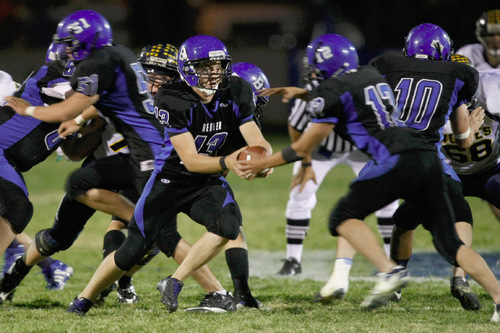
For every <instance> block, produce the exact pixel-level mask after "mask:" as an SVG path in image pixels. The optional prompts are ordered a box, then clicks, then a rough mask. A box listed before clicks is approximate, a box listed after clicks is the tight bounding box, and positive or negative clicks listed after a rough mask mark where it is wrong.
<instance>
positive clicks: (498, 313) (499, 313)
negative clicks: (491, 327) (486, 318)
mask: <svg viewBox="0 0 500 333" xmlns="http://www.w3.org/2000/svg"><path fill="white" fill-rule="evenodd" d="M493 306H494V307H495V312H493V317H491V319H490V321H491V322H493V323H500V304H493Z"/></svg>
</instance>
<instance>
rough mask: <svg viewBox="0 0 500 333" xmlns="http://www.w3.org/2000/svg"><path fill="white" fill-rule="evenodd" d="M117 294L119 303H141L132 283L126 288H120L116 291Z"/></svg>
mask: <svg viewBox="0 0 500 333" xmlns="http://www.w3.org/2000/svg"><path fill="white" fill-rule="evenodd" d="M116 292H117V294H118V302H119V303H125V304H133V303H138V302H139V301H140V298H139V296H137V293H136V292H135V288H134V286H133V285H132V283H130V284H129V285H128V286H126V287H125V288H121V287H118V289H116Z"/></svg>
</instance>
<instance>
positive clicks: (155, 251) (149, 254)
mask: <svg viewBox="0 0 500 333" xmlns="http://www.w3.org/2000/svg"><path fill="white" fill-rule="evenodd" d="M158 253H160V249H159V248H158V247H157V246H153V247H151V248H150V249H149V250H148V252H147V253H146V255H145V256H144V257H142V259H141V260H139V262H138V263H137V265H141V266H145V265H146V264H148V263H149V262H150V261H151V260H153V258H154V257H156V256H157V255H158Z"/></svg>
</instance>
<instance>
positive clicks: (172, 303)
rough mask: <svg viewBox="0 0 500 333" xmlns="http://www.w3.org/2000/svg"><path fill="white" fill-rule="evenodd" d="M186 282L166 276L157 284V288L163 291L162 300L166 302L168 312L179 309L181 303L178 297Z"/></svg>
mask: <svg viewBox="0 0 500 333" xmlns="http://www.w3.org/2000/svg"><path fill="white" fill-rule="evenodd" d="M183 286H184V284H183V283H182V281H180V280H177V279H175V278H171V277H166V278H164V279H162V280H160V282H158V285H157V286H156V289H158V291H160V293H161V302H162V303H163V304H165V306H166V307H167V311H168V312H174V311H176V310H177V307H178V306H179V303H178V301H177V297H179V293H180V292H181V290H182V287H183Z"/></svg>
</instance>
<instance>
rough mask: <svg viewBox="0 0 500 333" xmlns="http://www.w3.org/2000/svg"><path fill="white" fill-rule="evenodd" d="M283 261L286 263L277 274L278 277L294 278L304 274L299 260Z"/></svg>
mask: <svg viewBox="0 0 500 333" xmlns="http://www.w3.org/2000/svg"><path fill="white" fill-rule="evenodd" d="M282 261H284V262H285V264H284V265H283V267H282V268H281V269H280V271H279V272H278V273H277V274H278V275H283V276H294V275H297V274H300V273H302V266H301V265H300V262H298V261H297V259H295V258H288V259H283V260H282Z"/></svg>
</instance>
